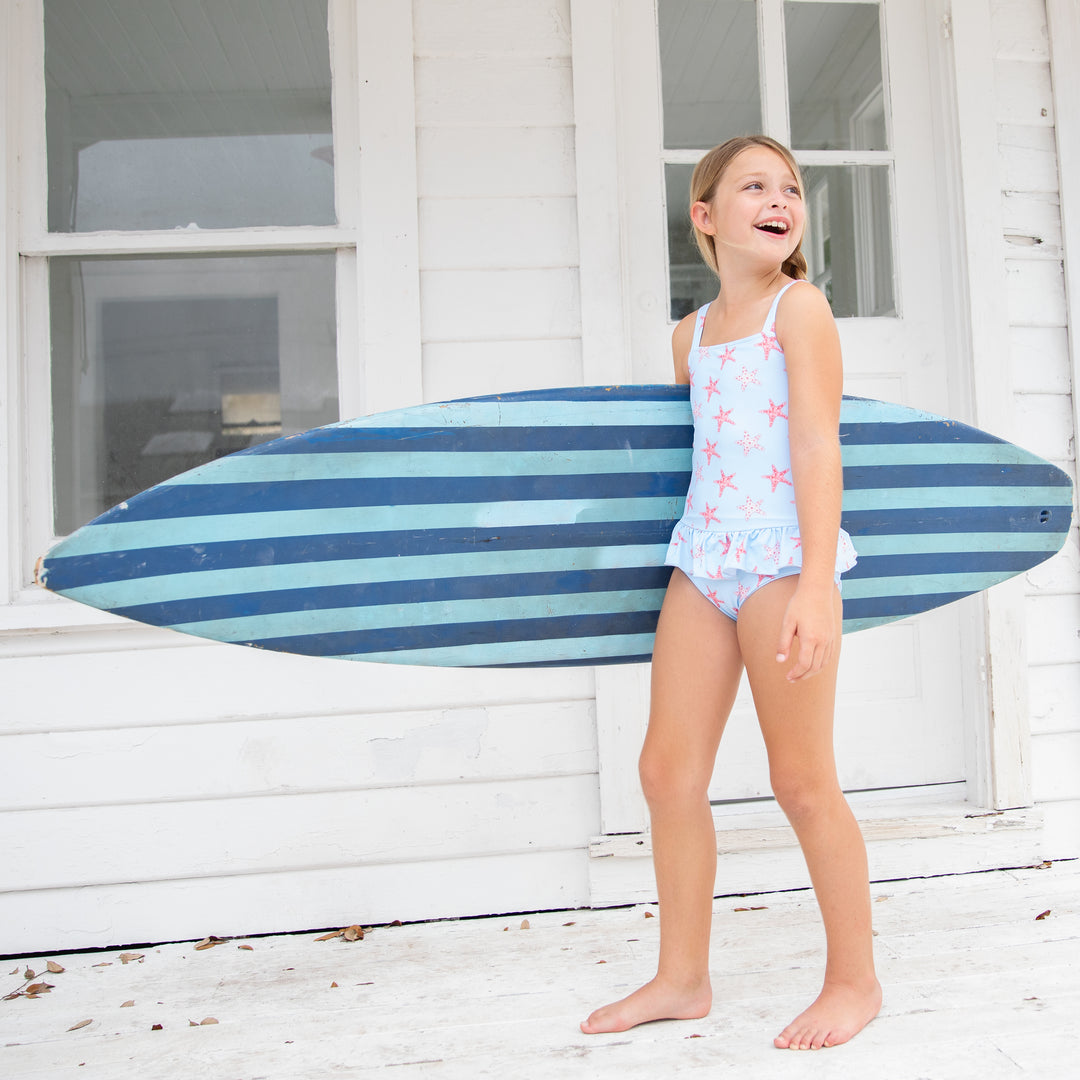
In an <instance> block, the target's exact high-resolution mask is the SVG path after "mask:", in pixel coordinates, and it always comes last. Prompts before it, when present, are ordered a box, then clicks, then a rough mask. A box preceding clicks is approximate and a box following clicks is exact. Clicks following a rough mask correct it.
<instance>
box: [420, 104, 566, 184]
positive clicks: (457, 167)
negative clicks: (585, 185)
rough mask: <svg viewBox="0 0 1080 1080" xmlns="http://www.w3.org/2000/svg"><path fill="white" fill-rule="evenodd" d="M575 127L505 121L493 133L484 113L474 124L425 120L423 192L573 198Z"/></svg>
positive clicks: (423, 136) (421, 140) (422, 142)
mask: <svg viewBox="0 0 1080 1080" xmlns="http://www.w3.org/2000/svg"><path fill="white" fill-rule="evenodd" d="M574 131H575V128H574V127H573V126H572V125H570V124H564V125H557V126H553V127H535V126H528V127H505V128H500V129H499V131H498V134H497V136H494V137H493V134H492V131H491V128H489V127H485V126H484V125H483V118H482V117H477V118H476V120H475V122H474V123H473V124H471V125H468V124H466V125H455V126H453V127H432V126H430V125H422V126H420V127H419V128H418V129H417V133H416V139H417V147H416V156H417V163H418V169H419V180H418V182H419V195H420V198H421V199H427V198H473V199H476V198H505V197H508V196H511V197H520V196H523V195H532V196H543V197H546V198H573V197H574V195H575V187H574Z"/></svg>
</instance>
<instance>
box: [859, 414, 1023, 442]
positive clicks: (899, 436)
mask: <svg viewBox="0 0 1080 1080" xmlns="http://www.w3.org/2000/svg"><path fill="white" fill-rule="evenodd" d="M1005 441H1006V440H1005V439H999V438H998V437H997V436H996V435H991V434H989V433H988V432H986V431H980V430H979V429H978V428H973V427H968V426H967V424H961V423H958V422H952V423H942V422H941V421H940V420H917V421H914V422H913V423H910V424H892V423H883V422H882V421H880V420H871V421H868V422H867V423H864V424H844V423H841V425H840V443H841V445H842V446H882V445H886V446H887V445H891V444H893V443H896V444H902V443H941V444H951V443H1002V444H1004V443H1005Z"/></svg>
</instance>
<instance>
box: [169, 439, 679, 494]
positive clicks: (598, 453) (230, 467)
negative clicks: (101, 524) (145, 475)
mask: <svg viewBox="0 0 1080 1080" xmlns="http://www.w3.org/2000/svg"><path fill="white" fill-rule="evenodd" d="M690 457H691V451H690V446H689V445H687V447H686V449H685V450H670V449H657V450H630V449H628V450H574V451H562V450H537V451H524V452H521V453H514V454H506V453H469V452H466V451H462V452H460V453H455V452H448V453H437V454H433V453H421V452H417V453H410V452H408V451H402V452H396V451H395V452H387V453H370V452H367V451H358V452H356V453H351V454H251V455H234V456H232V457H228V458H220V459H218V460H217V461H211V462H209V463H208V464H206V465H202V466H200V467H199V468H197V469H192V470H191V471H190V472H186V473H181V474H180V475H179V476H174V477H173V478H172V479H170V480H166V481H164V483H163V484H162V486H165V485H169V486H172V487H179V486H183V485H187V484H215V483H222V484H245V483H260V482H270V481H283V480H342V479H346V480H347V479H356V478H362V477H363V478H368V477H374V478H384V477H405V476H407V477H446V478H447V479H457V478H459V477H463V476H574V475H580V474H584V473H654V472H689V471H690ZM598 486H599V485H598Z"/></svg>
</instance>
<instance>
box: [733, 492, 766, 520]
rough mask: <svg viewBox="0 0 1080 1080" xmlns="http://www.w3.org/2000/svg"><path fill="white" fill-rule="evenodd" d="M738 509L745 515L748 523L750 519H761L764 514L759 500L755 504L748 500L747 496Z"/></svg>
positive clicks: (763, 508)
mask: <svg viewBox="0 0 1080 1080" xmlns="http://www.w3.org/2000/svg"><path fill="white" fill-rule="evenodd" d="M739 509H740V510H741V511H742V512H743V513H744V514H745V515H746V520H747V521H749V520H750V519H751V518H752V517H755V516H756V517H763V516H764V514H765V507H764V505H763V503H762V500H761V499H758V500H757V501H756V502H755V501H754V500H753V499H751V498H750V496H749V495H747V496H746V499H745V500H744V501H743V504H742V506H740V507H739Z"/></svg>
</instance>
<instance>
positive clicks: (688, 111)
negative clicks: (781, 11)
mask: <svg viewBox="0 0 1080 1080" xmlns="http://www.w3.org/2000/svg"><path fill="white" fill-rule="evenodd" d="M659 20H660V69H661V79H662V82H663V94H664V146H665V147H667V148H669V149H673V150H678V149H700V150H707V149H708V148H709V147H710V146H715V145H716V144H717V143H721V142H723V141H724V140H725V139H728V138H730V137H731V136H732V135H748V134H753V133H755V132H758V131H760V130H761V93H760V90H759V88H758V49H757V12H756V10H755V5H754V2H753V0H660V4H659Z"/></svg>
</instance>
